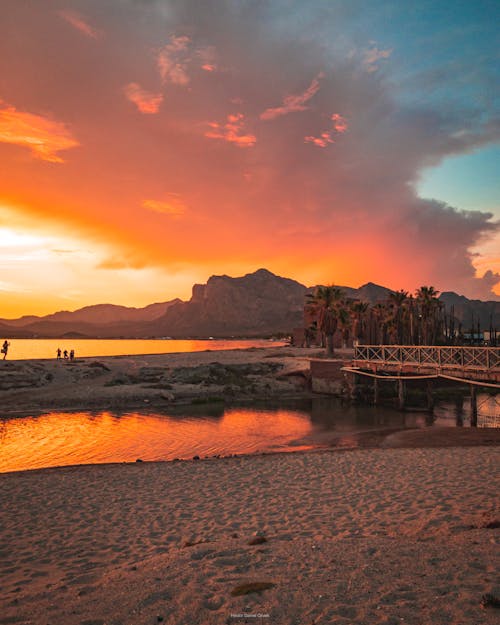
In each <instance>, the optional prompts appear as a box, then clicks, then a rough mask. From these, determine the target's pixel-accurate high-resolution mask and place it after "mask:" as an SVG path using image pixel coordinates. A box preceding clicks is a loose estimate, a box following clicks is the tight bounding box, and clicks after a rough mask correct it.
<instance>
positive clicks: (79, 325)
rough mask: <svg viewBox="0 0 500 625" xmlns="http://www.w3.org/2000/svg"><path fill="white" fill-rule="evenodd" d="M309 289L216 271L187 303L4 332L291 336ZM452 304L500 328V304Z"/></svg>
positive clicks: (6, 324)
mask: <svg viewBox="0 0 500 625" xmlns="http://www.w3.org/2000/svg"><path fill="white" fill-rule="evenodd" d="M340 288H341V289H343V290H344V291H345V293H346V295H347V297H350V298H353V299H360V300H362V301H365V302H368V303H370V304H375V303H376V302H379V301H384V300H386V299H387V297H388V295H389V294H390V293H391V292H392V291H391V290H390V289H388V288H386V287H384V286H380V285H377V284H374V283H373V282H368V283H367V284H364V285H362V286H361V287H359V288H358V289H355V288H352V287H348V286H346V287H340ZM312 290H313V287H310V288H308V287H306V286H304V285H303V284H300V283H299V282H296V281H295V280H291V279H289V278H283V277H280V276H276V275H275V274H273V273H271V272H270V271H268V270H267V269H259V270H257V271H255V272H253V273H249V274H247V275H245V276H242V277H238V278H231V277H229V276H226V275H223V276H212V277H211V278H209V280H208V281H207V283H206V284H195V285H194V286H193V290H192V297H191V299H190V300H189V301H188V302H183V301H181V300H180V299H175V300H172V301H170V302H162V303H156V304H151V305H149V306H146V307H144V308H130V307H126V306H115V305H113V304H98V305H96V306H86V307H85V308H80V309H79V310H76V311H74V312H69V311H61V312H57V313H54V314H52V315H46V316H45V317H36V316H25V317H21V318H20V319H0V336H3V337H6V338H13V337H17V338H31V337H48V338H50V337H54V338H56V337H62V336H74V337H75V336H80V337H92V338H94V337H98V338H147V337H161V336H169V337H172V338H186V337H193V338H196V337H208V336H213V337H231V336H266V335H270V334H277V333H281V332H284V333H288V332H291V331H292V329H293V328H295V327H300V326H302V324H303V306H304V298H305V295H306V293H308V292H311V291H312ZM440 299H441V301H443V302H444V303H445V305H446V307H447V309H448V311H449V310H451V306H454V314H455V317H456V318H457V320H458V321H460V322H462V325H463V329H464V331H466V330H467V326H468V325H469V326H470V323H471V318H472V315H474V319H475V320H476V323H477V319H478V317H479V319H480V322H481V326H482V328H483V329H488V328H489V323H490V316H491V317H492V320H493V325H494V326H496V327H497V328H500V302H481V301H479V300H469V299H467V298H466V297H463V296H461V295H457V294H456V293H450V292H446V293H442V294H441V296H440Z"/></svg>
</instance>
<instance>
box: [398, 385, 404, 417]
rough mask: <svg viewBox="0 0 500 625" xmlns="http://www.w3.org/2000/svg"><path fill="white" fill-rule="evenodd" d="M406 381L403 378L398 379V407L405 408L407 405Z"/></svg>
mask: <svg viewBox="0 0 500 625" xmlns="http://www.w3.org/2000/svg"><path fill="white" fill-rule="evenodd" d="M405 390H406V389H405V383H404V382H403V378H399V379H398V408H399V410H404V407H405Z"/></svg>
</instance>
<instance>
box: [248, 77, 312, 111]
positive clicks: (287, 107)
mask: <svg viewBox="0 0 500 625" xmlns="http://www.w3.org/2000/svg"><path fill="white" fill-rule="evenodd" d="M320 78H323V74H322V73H319V74H318V75H317V76H316V78H314V79H313V80H312V82H311V84H310V85H309V87H308V88H307V89H306V90H305V91H304V93H300V94H299V95H288V96H285V98H283V104H282V105H281V106H277V107H276V108H268V109H266V110H265V111H264V112H263V113H261V115H260V118H261V119H264V120H269V119H276V117H280V116H281V115H288V113H298V112H300V111H307V109H308V108H309V107H308V106H306V102H309V100H310V99H311V98H312V97H313V96H314V95H315V94H316V93H317V92H318V91H319V80H320Z"/></svg>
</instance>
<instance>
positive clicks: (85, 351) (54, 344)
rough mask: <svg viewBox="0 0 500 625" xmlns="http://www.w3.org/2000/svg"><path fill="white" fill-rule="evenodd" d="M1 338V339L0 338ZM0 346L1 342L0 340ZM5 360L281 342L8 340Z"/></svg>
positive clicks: (170, 352)
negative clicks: (63, 353) (65, 354)
mask: <svg viewBox="0 0 500 625" xmlns="http://www.w3.org/2000/svg"><path fill="white" fill-rule="evenodd" d="M0 338H2V337H0ZM0 342H2V343H3V339H2V340H1V341H0ZM9 342H10V347H9V353H8V356H7V358H8V359H9V360H25V359H32V358H55V357H56V352H57V349H58V348H60V349H61V350H62V351H64V350H65V349H66V350H68V352H69V351H70V350H72V349H74V350H75V356H76V357H89V356H122V355H134V354H136V355H137V354H172V353H175V352H202V351H205V350H215V349H246V348H249V347H278V346H281V345H284V344H285V343H284V342H283V341H269V340H265V339H253V340H252V339H249V340H236V339H235V340H219V339H214V340H175V339H168V340H159V339H9Z"/></svg>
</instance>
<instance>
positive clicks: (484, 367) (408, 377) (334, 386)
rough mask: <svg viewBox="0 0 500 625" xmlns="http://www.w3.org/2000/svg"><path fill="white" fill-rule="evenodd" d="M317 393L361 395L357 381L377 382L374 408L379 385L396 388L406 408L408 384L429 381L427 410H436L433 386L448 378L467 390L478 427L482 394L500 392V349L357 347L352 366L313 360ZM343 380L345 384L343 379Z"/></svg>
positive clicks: (474, 420)
mask: <svg viewBox="0 0 500 625" xmlns="http://www.w3.org/2000/svg"><path fill="white" fill-rule="evenodd" d="M310 367H311V384H312V390H313V391H314V392H319V393H329V394H344V395H345V394H346V393H347V395H348V396H350V397H354V396H355V395H356V382H357V380H358V377H365V378H371V379H372V380H373V403H374V404H377V403H378V401H379V393H380V383H381V382H391V381H393V382H396V386H397V399H398V401H397V404H398V406H399V408H401V409H403V408H404V406H405V396H406V384H407V383H409V382H411V381H412V380H413V381H417V380H420V381H422V380H426V387H427V407H428V409H429V410H430V411H432V409H433V407H434V397H433V381H434V380H436V379H437V378H443V379H446V380H451V381H455V382H459V383H461V384H468V385H469V387H470V398H471V423H472V425H477V399H476V396H477V391H478V388H479V387H487V388H490V389H495V390H499V391H500V348H498V347H454V346H453V347H438V346H415V345H358V346H356V347H355V348H354V357H353V359H352V361H350V362H343V363H341V362H339V360H334V359H331V360H325V359H316V360H314V359H312V360H311V362H310ZM342 375H343V378H342V377H341V376H342Z"/></svg>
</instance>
